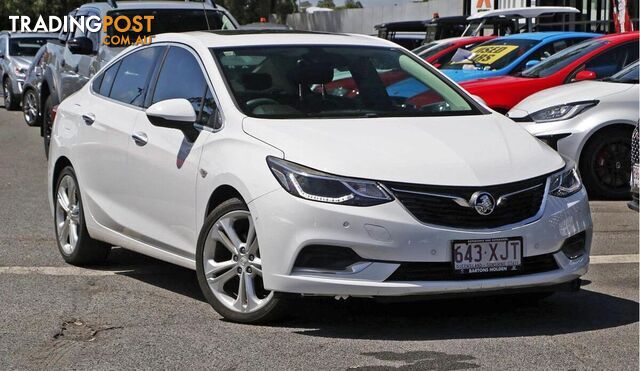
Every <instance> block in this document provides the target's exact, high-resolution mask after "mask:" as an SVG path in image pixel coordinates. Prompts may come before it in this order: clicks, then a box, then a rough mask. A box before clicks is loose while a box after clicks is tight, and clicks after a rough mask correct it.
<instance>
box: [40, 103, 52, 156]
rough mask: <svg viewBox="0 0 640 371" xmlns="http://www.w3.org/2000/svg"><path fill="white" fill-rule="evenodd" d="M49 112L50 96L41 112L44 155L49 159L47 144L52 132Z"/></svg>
mask: <svg viewBox="0 0 640 371" xmlns="http://www.w3.org/2000/svg"><path fill="white" fill-rule="evenodd" d="M51 110H53V98H52V97H51V95H49V96H48V97H47V100H45V101H44V107H43V110H42V139H43V141H44V155H45V156H46V157H47V158H49V144H50V143H51V131H52V130H53V120H51Z"/></svg>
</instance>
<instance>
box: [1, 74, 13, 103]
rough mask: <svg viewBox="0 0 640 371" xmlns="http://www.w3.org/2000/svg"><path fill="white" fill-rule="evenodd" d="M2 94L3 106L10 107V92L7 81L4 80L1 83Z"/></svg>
mask: <svg viewBox="0 0 640 371" xmlns="http://www.w3.org/2000/svg"><path fill="white" fill-rule="evenodd" d="M2 94H3V96H4V108H6V109H9V107H11V93H10V92H9V81H8V80H5V81H4V83H3V84H2Z"/></svg>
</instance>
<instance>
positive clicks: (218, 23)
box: [36, 0, 238, 154]
mask: <svg viewBox="0 0 640 371" xmlns="http://www.w3.org/2000/svg"><path fill="white" fill-rule="evenodd" d="M138 15H140V16H153V17H154V18H153V21H152V23H151V30H149V31H148V30H143V31H142V32H138V33H133V32H125V33H120V32H117V31H116V29H115V28H114V27H108V28H107V30H106V32H104V31H103V29H102V28H101V29H100V30H99V31H98V32H90V31H88V30H87V31H86V32H81V31H80V30H77V31H76V32H75V33H73V34H71V33H61V34H60V35H59V37H58V39H57V40H55V41H54V42H50V43H48V44H46V46H45V51H44V55H43V58H44V59H45V61H46V64H45V65H44V71H43V81H42V84H41V85H40V88H39V89H37V90H36V98H37V102H36V104H37V105H38V108H39V109H40V112H42V118H43V119H42V125H41V130H40V133H41V135H42V136H43V137H44V147H45V154H48V152H49V141H50V138H51V125H52V124H53V121H54V120H53V119H54V117H55V110H54V107H55V106H57V105H58V104H59V103H60V102H62V101H63V100H64V99H65V98H67V97H68V96H70V95H71V94H73V93H75V92H76V91H78V90H79V89H80V88H82V86H84V84H86V83H87V81H89V79H90V78H91V77H92V76H93V75H95V73H96V72H97V71H99V70H100V69H101V68H102V67H103V66H104V65H105V64H106V63H108V62H109V61H110V60H111V59H113V58H114V57H115V56H116V55H118V53H120V52H121V51H122V50H124V48H125V46H128V45H124V46H123V45H118V46H114V45H112V44H109V45H108V44H105V40H116V39H117V38H129V39H130V40H131V41H134V40H136V39H137V38H138V37H140V36H142V37H146V36H150V35H156V34H161V33H169V32H188V31H202V30H220V29H227V30H228V29H237V28H238V23H237V21H236V20H235V19H234V18H233V16H232V15H231V14H230V13H229V12H228V11H227V10H226V9H224V8H223V7H221V6H218V5H216V4H215V3H214V2H212V1H210V0H209V1H205V2H204V3H203V2H189V1H185V2H177V1H175V2H173V1H172V2H167V1H126V2H125V1H123V2H119V3H116V2H115V1H113V0H111V1H109V2H106V3H88V4H84V5H82V6H81V7H79V8H78V9H75V10H74V11H72V12H71V13H70V14H69V16H70V17H74V18H79V17H83V16H84V17H85V18H86V17H91V16H97V17H100V18H101V19H104V17H105V16H111V17H112V18H113V19H116V18H117V17H119V16H126V17H129V18H132V17H134V16H138Z"/></svg>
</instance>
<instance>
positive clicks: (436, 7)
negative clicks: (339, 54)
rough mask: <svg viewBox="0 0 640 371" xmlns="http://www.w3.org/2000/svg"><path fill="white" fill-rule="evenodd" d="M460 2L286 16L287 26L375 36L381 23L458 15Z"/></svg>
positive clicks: (437, 1) (442, 0) (436, 1)
mask: <svg viewBox="0 0 640 371" xmlns="http://www.w3.org/2000/svg"><path fill="white" fill-rule="evenodd" d="M462 3H463V2H462V1H456V0H453V1H452V0H430V1H429V2H426V3H409V4H401V5H385V6H376V7H365V8H363V9H345V10H336V11H333V12H318V13H313V14H305V13H296V14H290V15H288V16H287V25H289V26H291V27H293V28H294V29H297V30H310V31H325V32H345V33H360V34H367V35H373V34H376V31H375V29H374V26H375V25H377V24H381V23H385V22H398V21H417V20H424V19H431V18H432V17H433V13H439V14H440V16H441V17H446V16H454V15H461V14H462V12H463V7H462V5H463V4H462Z"/></svg>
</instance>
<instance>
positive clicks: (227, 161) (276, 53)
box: [48, 31, 592, 323]
mask: <svg viewBox="0 0 640 371" xmlns="http://www.w3.org/2000/svg"><path fill="white" fill-rule="evenodd" d="M379 71H385V72H379ZM389 71H391V73H393V74H395V75H401V76H404V78H406V79H413V80H415V83H416V84H421V85H424V89H425V90H429V91H430V92H431V95H430V99H429V100H423V101H422V102H421V103H419V102H410V101H409V98H410V97H398V96H390V95H389V94H388V93H387V91H386V88H385V85H384V79H383V76H382V75H383V74H385V73H387V74H388V73H390V72H389ZM346 76H350V78H349V77H346ZM384 76H387V75H384ZM329 83H331V84H332V87H334V88H335V86H336V84H337V85H340V86H339V87H340V88H341V90H346V91H349V92H350V94H343V95H331V93H329V92H327V90H328V89H325V85H326V84H329ZM54 122H55V123H54V127H53V135H52V141H51V147H50V156H49V172H48V176H49V195H50V198H51V208H52V212H53V215H54V220H55V231H56V236H57V241H58V248H59V250H60V253H61V254H62V256H63V257H64V259H65V260H66V261H67V262H69V263H71V264H92V263H93V264H95V263H100V262H103V261H105V260H106V259H107V256H108V254H109V251H110V248H111V246H114V245H115V246H122V247H124V248H127V249H131V250H134V251H137V252H140V253H142V254H146V255H149V256H153V257H156V258H158V259H162V260H165V261H168V262H171V263H175V264H178V265H181V266H184V267H188V268H191V269H194V270H196V272H197V277H198V281H199V283H200V287H201V289H202V291H203V293H204V296H205V298H206V299H207V300H208V302H209V303H210V304H211V305H212V306H213V308H215V309H216V310H217V311H218V312H219V313H220V314H222V315H223V316H224V317H226V318H228V319H230V320H233V321H239V322H245V323H256V322H262V321H268V320H270V319H273V318H275V317H276V316H277V315H279V314H281V313H282V312H283V311H286V310H293V309H292V308H290V307H288V305H290V301H288V299H289V298H290V297H291V296H292V295H294V294H295V295H301V294H308V295H327V296H340V297H344V296H359V297H376V296H402V295H440V294H446V295H451V294H462V295H469V294H480V293H489V294H491V293H510V292H514V291H515V292H521V291H541V292H542V294H543V295H546V294H548V293H549V292H552V291H554V290H559V289H571V290H576V289H578V288H579V280H578V279H579V277H580V276H582V275H583V274H585V273H586V272H587V268H588V264H589V251H590V244H591V238H592V222H591V215H590V212H589V205H588V202H587V197H586V193H585V191H584V189H583V187H582V183H581V180H580V177H579V175H578V173H577V171H576V169H575V166H574V165H573V164H572V163H571V161H568V160H564V159H563V158H562V157H561V156H560V155H558V154H557V153H556V152H555V151H553V150H552V149H551V148H549V147H548V146H546V145H545V144H543V143H541V142H540V141H538V140H536V139H534V138H533V137H531V136H530V135H529V134H528V133H527V132H526V131H525V130H523V129H522V128H520V127H517V126H515V125H513V123H512V122H511V121H510V120H509V119H507V118H505V117H504V116H502V115H499V114H496V113H493V112H491V111H489V110H488V109H486V108H484V107H483V106H481V105H480V104H478V103H477V102H475V101H474V99H473V98H471V97H470V96H469V95H467V94H466V93H465V92H464V91H463V90H462V89H460V87H458V86H457V85H455V84H454V83H452V82H450V81H449V80H448V79H446V78H444V77H443V76H442V75H441V74H440V73H439V72H438V71H437V70H436V69H434V68H433V67H431V66H429V65H428V64H427V63H425V62H424V61H422V60H420V59H419V58H417V57H416V56H414V55H413V54H411V53H408V52H406V51H405V50H403V49H401V48H399V47H397V46H396V45H395V44H392V43H390V42H388V41H385V40H381V39H376V38H370V37H365V36H348V35H329V34H314V33H296V32H288V31H285V32H283V31H262V32H252V31H233V32H222V31H221V32H202V33H187V34H167V35H162V36H159V37H158V38H157V39H155V41H154V43H153V44H151V45H147V46H139V47H132V48H129V49H127V50H125V51H124V52H123V53H122V54H121V55H119V56H118V57H117V58H115V59H114V60H113V61H111V62H110V63H109V64H108V65H107V66H105V68H104V69H102V70H101V71H100V72H99V73H98V74H97V75H96V76H95V77H94V78H92V80H91V81H90V82H89V83H88V84H87V85H86V86H84V87H83V88H82V89H81V90H80V91H79V92H78V93H77V94H75V95H73V96H71V97H69V98H68V99H66V100H65V101H64V102H62V104H61V105H60V106H59V107H58V110H57V115H56V117H55V121H54ZM538 294H540V293H539V292H538V293H536V295H534V296H535V297H537V298H539V297H540V295H538Z"/></svg>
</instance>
